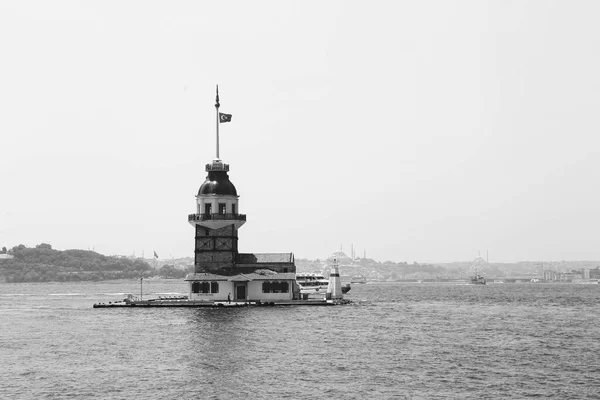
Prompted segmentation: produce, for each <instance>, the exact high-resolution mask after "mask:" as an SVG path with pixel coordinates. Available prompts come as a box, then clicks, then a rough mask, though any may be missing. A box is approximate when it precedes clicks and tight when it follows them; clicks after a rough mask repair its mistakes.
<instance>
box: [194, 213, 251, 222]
mask: <svg viewBox="0 0 600 400" xmlns="http://www.w3.org/2000/svg"><path fill="white" fill-rule="evenodd" d="M245 220H246V214H190V215H188V221H245Z"/></svg>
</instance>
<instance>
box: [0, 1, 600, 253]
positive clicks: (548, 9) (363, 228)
mask: <svg viewBox="0 0 600 400" xmlns="http://www.w3.org/2000/svg"><path fill="white" fill-rule="evenodd" d="M599 14H600V3H597V2H592V1H578V2H565V1H543V2H542V1H533V2H496V1H461V2H453V3H450V2H445V1H433V2H427V3H421V2H376V3H373V4H371V3H369V4H366V3H364V2H356V1H348V2H346V1H329V2H318V3H317V2H304V3H297V2H289V1H277V2H274V1H272V2H269V1H267V2H264V3H259V4H256V3H247V2H236V1H234V2H231V3H228V5H227V7H223V6H222V5H221V4H220V3H205V2H202V3H195V2H183V3H176V4H170V3H169V4H167V3H147V2H137V1H132V2H122V3H111V2H85V3H79V2H67V1H57V2H51V3H48V2H42V1H31V2H3V3H2V4H1V5H0V35H1V36H2V37H3V38H5V40H4V41H3V43H4V46H3V56H4V57H3V59H4V60H5V62H3V63H2V65H1V66H0V71H1V72H2V73H0V87H2V90H1V91H0V107H1V109H2V110H3V117H2V118H1V119H0V132H2V136H1V140H0V172H1V176H2V181H1V182H2V183H1V186H0V247H2V246H6V247H8V248H10V247H13V246H16V245H19V244H25V245H28V246H35V245H36V244H39V243H50V244H51V245H52V246H53V247H54V248H57V249H62V250H64V249H72V248H78V249H87V248H92V247H93V248H95V250H96V251H98V252H100V253H102V254H107V255H110V254H120V255H128V254H132V253H133V252H134V251H135V252H137V253H138V254H141V252H142V251H144V252H145V254H146V256H151V255H152V252H153V251H156V252H157V253H158V254H160V255H163V256H164V255H171V254H172V255H173V256H174V257H189V256H192V255H193V251H194V231H193V228H192V227H191V226H190V225H189V224H188V222H187V215H188V214H191V213H194V212H195V195H196V193H197V191H198V188H199V187H200V185H201V184H202V182H203V181H204V179H205V177H206V172H205V171H204V165H205V164H206V163H209V162H210V161H211V160H212V159H213V158H215V109H214V96H215V85H216V84H219V89H220V101H221V109H220V110H221V112H223V113H227V114H232V115H233V118H232V120H231V122H229V123H227V124H224V125H223V126H221V132H220V158H221V159H222V160H223V161H224V162H226V163H228V164H229V165H230V168H231V169H230V173H229V176H230V178H231V181H232V182H233V183H234V185H235V186H236V188H237V191H238V194H239V195H240V199H239V208H240V209H239V212H240V213H244V214H246V215H247V223H246V224H245V225H244V227H243V229H240V232H239V240H240V241H239V250H240V251H241V252H245V251H252V252H265V253H267V252H293V253H294V254H295V255H296V257H300V258H308V259H317V258H323V257H325V256H327V255H329V254H331V253H333V252H334V251H336V250H337V249H339V246H340V243H342V244H343V245H344V248H349V247H346V246H350V244H352V243H353V244H354V246H355V249H356V253H357V255H362V254H363V251H364V250H366V252H367V256H368V257H369V258H373V259H376V260H380V261H386V260H389V261H394V262H402V261H406V262H413V261H417V262H423V263H426V262H451V261H462V260H472V259H474V258H475V257H477V254H478V252H479V251H481V252H482V254H483V253H484V252H485V251H489V258H490V262H515V261H526V260H529V261H552V260H599V259H600V245H599V241H598V233H597V232H596V230H597V227H598V226H600V207H598V204H600V191H599V190H598V188H597V182H599V181H600V157H599V153H600V151H599V150H598V148H600V140H599V139H598V132H600V121H599V120H598V118H597V117H596V113H597V110H598V109H599V108H600V107H599V106H600V99H599V96H598V93H597V92H598V88H599V87H600V75H599V74H598V73H597V71H598V70H600V57H599V56H598V54H597V53H598V52H597V51H596V49H597V45H598V42H599V40H600V27H599V26H598V23H597V21H596V19H597V18H596V16H597V15H599ZM250 16H251V18H249V17H250Z"/></svg>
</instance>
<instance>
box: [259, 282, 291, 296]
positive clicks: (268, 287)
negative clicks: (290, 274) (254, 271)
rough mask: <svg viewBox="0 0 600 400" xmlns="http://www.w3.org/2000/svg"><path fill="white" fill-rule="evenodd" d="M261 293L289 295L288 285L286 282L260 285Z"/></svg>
mask: <svg viewBox="0 0 600 400" xmlns="http://www.w3.org/2000/svg"><path fill="white" fill-rule="evenodd" d="M262 291H263V293H289V292H290V284H289V283H288V282H268V281H265V282H263V284H262Z"/></svg>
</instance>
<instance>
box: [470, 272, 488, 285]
mask: <svg viewBox="0 0 600 400" xmlns="http://www.w3.org/2000/svg"><path fill="white" fill-rule="evenodd" d="M469 282H470V283H471V285H485V278H484V277H483V276H481V275H479V274H478V273H475V276H472V277H471V278H470V280H469Z"/></svg>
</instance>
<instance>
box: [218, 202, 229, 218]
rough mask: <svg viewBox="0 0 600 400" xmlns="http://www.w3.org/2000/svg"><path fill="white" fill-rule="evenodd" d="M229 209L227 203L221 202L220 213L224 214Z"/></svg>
mask: <svg viewBox="0 0 600 400" xmlns="http://www.w3.org/2000/svg"><path fill="white" fill-rule="evenodd" d="M226 211H227V204H223V203H219V214H221V215H224V214H225V212H226Z"/></svg>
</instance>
